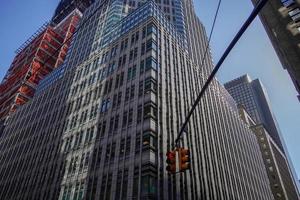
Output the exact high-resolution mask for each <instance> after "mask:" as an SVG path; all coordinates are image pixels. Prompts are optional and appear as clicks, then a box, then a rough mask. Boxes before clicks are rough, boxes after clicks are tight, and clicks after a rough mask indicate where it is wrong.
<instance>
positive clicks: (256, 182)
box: [0, 0, 273, 200]
mask: <svg viewBox="0 0 300 200" xmlns="http://www.w3.org/2000/svg"><path fill="white" fill-rule="evenodd" d="M133 2H136V3H137V4H136V3H133ZM176 2H177V3H176ZM119 3H120V2H119ZM119 3H118V2H117V3H116V1H96V2H95V3H94V4H93V5H92V6H91V7H90V8H89V9H88V10H87V11H86V13H85V16H84V17H83V20H82V22H81V28H80V30H79V31H78V32H77V33H76V37H75V39H74V42H73V44H72V50H71V51H70V52H69V55H68V59H67V61H66V62H65V65H66V66H65V69H66V70H65V72H64V73H63V77H62V78H59V79H57V80H56V81H53V83H52V85H48V86H47V88H46V89H44V90H42V91H41V92H40V93H39V94H38V95H37V96H35V98H34V99H33V100H32V102H31V103H29V104H28V105H25V106H24V107H22V109H20V110H19V111H18V112H17V113H16V114H15V115H14V116H13V117H12V118H11V119H10V121H9V124H8V126H7V127H6V128H5V130H4V133H3V135H2V137H1V139H0V163H1V164H0V188H4V189H3V190H1V191H0V199H24V198H25V199H26V198H27V199H228V200H231V199H245V200H246V199H247V200H248V199H249V200H252V199H266V200H268V199H270V200H271V199H273V197H272V193H271V190H270V188H269V183H268V179H267V173H266V171H265V168H264V165H263V159H262V156H261V154H260V152H259V146H258V144H257V140H256V137H255V135H254V134H253V133H252V132H251V131H250V129H249V128H248V127H247V126H246V125H245V124H243V122H242V121H241V120H240V118H239V116H238V113H237V112H236V108H235V107H234V105H232V103H231V102H228V101H227V100H228V99H229V96H227V97H224V96H223V95H224V94H225V93H226V91H225V90H224V88H223V87H221V86H220V83H218V82H217V80H214V81H213V84H212V85H211V87H210V89H209V91H207V93H206V95H205V97H204V98H203V101H202V102H201V104H200V105H199V106H198V107H197V109H196V112H195V114H194V115H193V117H192V119H191V121H190V123H189V125H188V130H189V133H188V134H186V135H184V137H183V138H182V140H181V142H180V144H181V145H182V146H185V147H188V148H189V149H190V151H191V160H192V161H191V170H188V171H186V172H184V173H180V174H178V175H176V176H173V175H170V174H168V173H167V172H166V170H165V168H166V162H165V155H166V152H167V151H168V150H170V149H171V148H172V145H173V143H174V139H175V138H176V136H177V131H178V130H179V128H180V125H181V123H182V121H183V119H184V117H185V115H186V113H187V111H188V108H189V107H190V106H191V104H192V100H193V99H195V98H196V94H197V93H198V92H200V91H199V90H200V88H201V87H202V86H203V84H204V81H205V79H206V72H208V71H209V69H210V67H211V60H210V58H209V56H208V58H207V62H206V63H205V66H204V67H203V68H200V67H199V66H198V65H197V60H199V59H200V58H197V55H198V54H196V51H193V48H194V47H196V46H197V47H199V48H200V49H201V52H204V49H205V47H206V44H207V41H206V40H205V38H206V36H205V34H204V32H203V30H204V29H202V28H201V27H202V25H201V24H200V21H199V20H196V21H194V20H195V19H196V18H191V20H188V18H189V17H190V16H185V15H184V14H183V17H184V21H185V23H187V24H188V23H190V22H195V24H189V25H187V24H185V25H184V28H185V29H186V28H187V27H189V28H191V27H193V26H194V25H195V27H196V29H194V30H188V29H186V38H185V36H183V35H182V31H181V30H180V28H178V26H177V25H176V24H175V25H174V23H173V22H172V19H173V18H172V17H171V16H173V14H172V15H171V14H170V15H169V14H168V11H167V10H168V9H167V8H173V7H174V9H175V6H179V5H178V4H179V3H180V4H182V8H183V12H184V13H185V12H186V10H187V8H189V9H192V7H191V4H189V5H187V4H186V3H191V2H190V1H184V2H183V1H180V2H179V1H171V0H162V1H156V3H155V2H154V1H147V2H144V3H143V1H138V2H137V1H123V3H125V4H123V8H122V9H120V7H119V5H120V4H119ZM165 9H166V11H165ZM178 9H179V8H178ZM179 10H180V9H179ZM120 11H122V12H121V16H122V19H121V20H120V21H119V22H117V21H118V20H119V19H117V20H116V21H114V20H111V19H110V17H111V16H112V15H118V12H120ZM191 11H193V10H191ZM172 12H173V11H172ZM93 13H94V14H93ZM112 13H113V14H112ZM175 13H176V12H175ZM191 14H192V15H193V17H195V15H194V14H193V12H191ZM175 15H176V14H175ZM118 16H119V15H118ZM168 16H170V17H168ZM169 18H170V19H171V20H170V19H169ZM175 19H176V17H175ZM84 20H87V21H84ZM109 23H112V24H113V27H111V29H110V30H109V31H107V33H106V34H104V32H103V31H104V29H103V27H106V26H107V25H108V24H109ZM105 30H106V29H105ZM198 31H200V32H198ZM108 32H109V34H108ZM193 34H194V35H195V36H197V37H198V38H200V39H201V40H198V42H196V41H193V43H190V42H191V40H189V39H188V36H191V35H193ZM185 39H186V41H185ZM202 40H203V42H202ZM191 53H193V54H191ZM53 77H55V75H53ZM18 152H21V154H18ZM12 155H14V156H12ZM24 161H26V166H25V165H23V163H24ZM32 169H33V170H32ZM10 175H12V176H10Z"/></svg>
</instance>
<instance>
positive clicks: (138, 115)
mask: <svg viewBox="0 0 300 200" xmlns="http://www.w3.org/2000/svg"><path fill="white" fill-rule="evenodd" d="M142 116H143V106H142V105H139V106H138V109H137V119H136V121H137V124H139V123H141V122H142Z"/></svg>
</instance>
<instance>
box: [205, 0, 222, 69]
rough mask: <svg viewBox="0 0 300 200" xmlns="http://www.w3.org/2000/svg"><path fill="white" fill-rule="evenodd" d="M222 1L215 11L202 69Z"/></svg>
mask: <svg viewBox="0 0 300 200" xmlns="http://www.w3.org/2000/svg"><path fill="white" fill-rule="evenodd" d="M221 3H222V0H219V2H218V6H217V10H216V12H215V16H214V20H213V23H212V27H211V30H210V33H209V38H208V42H207V45H206V47H205V52H204V55H203V58H202V60H201V64H200V69H201V68H202V67H203V64H204V61H205V59H206V56H207V52H208V48H209V45H210V40H211V38H212V35H213V32H214V29H215V25H216V21H217V18H218V14H219V10H220V6H221Z"/></svg>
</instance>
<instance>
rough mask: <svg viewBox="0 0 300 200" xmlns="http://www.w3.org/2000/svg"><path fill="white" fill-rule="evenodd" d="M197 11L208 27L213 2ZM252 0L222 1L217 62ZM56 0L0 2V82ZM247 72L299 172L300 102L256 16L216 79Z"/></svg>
mask: <svg viewBox="0 0 300 200" xmlns="http://www.w3.org/2000/svg"><path fill="white" fill-rule="evenodd" d="M194 1H195V6H196V11H197V14H198V15H199V17H200V19H201V20H202V22H203V23H204V25H205V26H206V28H207V31H209V30H210V27H211V23H212V18H213V14H214V12H215V9H216V5H217V0H209V1H207V0H194ZM250 1H251V0H226V1H224V2H223V3H222V5H221V10H220V16H219V18H218V20H217V24H216V29H215V32H214V35H213V38H212V43H211V44H212V45H211V49H212V53H213V57H214V61H215V62H217V60H218V59H219V57H220V56H221V55H222V53H223V51H224V50H225V48H226V47H227V45H228V44H229V42H230V40H231V39H232V38H233V36H234V34H235V33H236V32H237V30H238V29H239V27H240V26H241V24H242V23H243V21H244V20H245V19H246V18H247V16H248V14H249V13H250V12H251V10H252V8H253V6H252V4H251V3H250ZM58 2H59V0H42V1H41V0H22V1H20V0H2V1H1V6H0V27H1V29H0V80H2V78H3V76H4V75H5V72H6V70H7V69H8V67H9V65H10V63H11V62H12V60H13V57H14V56H15V54H14V51H15V50H16V49H17V48H18V47H19V46H20V45H21V44H22V43H23V42H25V41H26V39H28V38H29V37H30V35H31V34H33V33H34V32H35V31H36V30H37V29H38V28H39V27H40V26H41V25H42V24H43V23H44V22H45V21H47V20H49V19H50V18H51V16H52V14H53V12H54V9H55V6H56V5H57V3H58ZM246 73H248V74H249V75H250V76H251V77H252V79H256V78H259V79H260V80H261V81H262V82H263V84H264V86H265V87H266V89H267V92H268V94H269V97H270V99H271V104H272V108H273V111H274V113H275V115H276V117H277V121H278V123H279V126H280V129H281V132H282V134H283V137H284V139H285V142H286V144H287V147H288V150H289V153H290V156H291V158H292V161H293V163H294V167H295V169H296V172H297V174H298V177H299V176H300V156H299V153H300V145H299V144H300V132H299V130H300V129H299V124H300V102H299V101H298V100H297V98H296V94H297V93H296V90H295V89H294V86H293V84H292V82H291V80H290V78H289V76H288V74H287V72H286V71H284V70H283V68H282V66H281V64H280V62H279V60H278V58H277V56H276V54H275V52H274V50H273V48H272V46H271V43H270V41H269V39H268V37H267V35H266V33H265V31H264V29H263V27H262V25H261V23H260V21H259V20H258V19H257V20H256V21H255V22H254V23H253V24H252V25H251V27H250V29H249V30H248V31H247V32H246V34H245V35H244V36H243V38H242V39H241V40H240V42H239V43H238V45H237V46H236V47H235V49H234V50H233V51H232V53H231V54H230V56H229V57H228V58H227V60H226V61H225V63H224V65H223V66H222V68H221V70H220V72H219V74H218V79H219V80H220V81H221V82H222V83H225V82H227V81H229V80H231V79H234V78H236V77H238V76H241V75H243V74H246Z"/></svg>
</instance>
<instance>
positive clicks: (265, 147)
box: [225, 75, 299, 199]
mask: <svg viewBox="0 0 300 200" xmlns="http://www.w3.org/2000/svg"><path fill="white" fill-rule="evenodd" d="M225 88H226V89H227V90H228V92H229V93H230V94H231V95H232V97H233V98H234V100H235V101H236V103H237V104H238V107H239V113H240V115H241V117H242V119H243V120H244V121H245V122H246V124H248V125H249V127H250V128H251V130H252V131H253V132H254V133H255V134H256V136H257V139H258V143H259V144H260V146H261V151H262V154H263V158H264V160H265V165H266V169H267V172H268V176H269V180H270V184H271V188H272V191H273V194H274V197H275V198H276V199H281V198H284V199H298V198H299V192H298V187H297V185H298V183H297V182H296V174H295V172H294V169H293V165H292V163H291V161H290V159H289V156H288V152H287V149H286V147H285V144H284V141H283V140H282V139H281V135H280V132H279V128H278V126H277V122H276V119H275V116H274V114H273V112H272V109H271V105H270V102H269V98H268V95H267V92H266V90H265V88H264V86H263V85H262V83H261V82H260V80H259V79H256V80H251V78H250V77H249V76H248V75H243V76H241V77H239V78H236V79H234V80H232V81H229V82H227V83H225ZM247 116H249V117H247ZM271 160H272V161H271ZM280 188H281V189H280Z"/></svg>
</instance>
